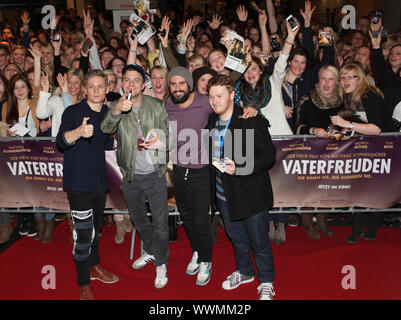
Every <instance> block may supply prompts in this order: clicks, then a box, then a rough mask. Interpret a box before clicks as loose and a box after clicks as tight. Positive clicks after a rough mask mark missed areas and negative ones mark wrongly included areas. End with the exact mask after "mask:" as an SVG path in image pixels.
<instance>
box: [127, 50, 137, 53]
mask: <svg viewBox="0 0 401 320" xmlns="http://www.w3.org/2000/svg"><path fill="white" fill-rule="evenodd" d="M129 51H131V52H135V53H137V51H136V50H135V49H134V50H132V49H129Z"/></svg>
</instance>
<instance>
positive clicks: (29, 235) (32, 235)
mask: <svg viewBox="0 0 401 320" xmlns="http://www.w3.org/2000/svg"><path fill="white" fill-rule="evenodd" d="M37 234H38V233H37V232H36V233H33V234H30V233H27V236H28V237H30V238H31V237H34V236H36V235H37Z"/></svg>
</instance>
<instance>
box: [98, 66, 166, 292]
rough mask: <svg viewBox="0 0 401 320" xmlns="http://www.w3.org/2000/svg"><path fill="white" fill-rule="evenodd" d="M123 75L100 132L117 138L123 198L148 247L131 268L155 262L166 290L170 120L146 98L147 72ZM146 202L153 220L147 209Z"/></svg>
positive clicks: (131, 70)
mask: <svg viewBox="0 0 401 320" xmlns="http://www.w3.org/2000/svg"><path fill="white" fill-rule="evenodd" d="M122 74H123V78H122V88H123V91H124V95H123V97H121V99H119V100H118V101H116V102H115V103H113V104H112V105H111V108H110V110H109V111H108V113H107V114H106V116H105V118H104V120H103V122H102V124H101V129H102V131H103V132H105V133H115V138H116V140H117V145H118V147H117V162H118V164H119V166H120V170H121V173H122V175H123V181H122V186H123V193H124V196H125V199H126V201H127V205H128V210H129V213H130V215H131V218H132V220H133V221H134V224H135V227H136V229H137V230H138V232H139V235H140V236H141V239H142V241H143V245H144V254H142V256H141V257H140V258H139V259H137V260H136V261H135V262H134V263H133V265H132V267H133V268H134V269H140V268H142V267H144V266H145V265H147V264H148V263H149V262H151V261H153V260H154V264H155V266H156V279H155V282H154V285H155V287H156V288H158V289H161V288H163V287H164V286H165V285H166V284H167V267H166V266H167V262H168V258H169V248H168V207H167V186H166V180H165V173H166V170H167V162H168V128H169V119H168V115H167V112H166V109H165V107H164V103H163V102H162V101H161V100H159V99H156V98H153V97H150V96H146V95H143V90H144V88H145V71H144V70H143V69H142V68H141V67H140V66H138V65H127V66H125V67H124V69H123V72H122ZM146 199H147V200H148V202H149V206H150V210H151V213H152V221H150V219H149V218H148V216H147V212H146V209H145V201H146Z"/></svg>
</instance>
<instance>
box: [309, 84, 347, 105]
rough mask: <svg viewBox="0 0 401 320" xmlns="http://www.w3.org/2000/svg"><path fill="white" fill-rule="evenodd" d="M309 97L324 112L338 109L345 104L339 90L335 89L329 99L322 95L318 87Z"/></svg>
mask: <svg viewBox="0 0 401 320" xmlns="http://www.w3.org/2000/svg"><path fill="white" fill-rule="evenodd" d="M309 95H310V98H311V100H312V102H313V103H314V104H315V106H316V107H318V108H319V109H322V110H329V109H334V108H337V107H339V106H340V105H341V103H342V102H343V100H342V99H341V97H340V91H339V88H336V89H334V91H333V92H332V93H331V95H330V96H329V97H327V96H325V95H324V94H323V93H322V90H321V89H320V87H319V86H318V85H316V86H315V88H313V89H312V90H311V91H310V93H309Z"/></svg>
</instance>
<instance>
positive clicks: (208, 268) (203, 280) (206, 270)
mask: <svg viewBox="0 0 401 320" xmlns="http://www.w3.org/2000/svg"><path fill="white" fill-rule="evenodd" d="M211 276H212V263H211V262H201V263H200V266H199V271H198V276H197V277H196V284H197V285H198V286H204V285H207V284H208V282H209V281H210V278H211Z"/></svg>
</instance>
